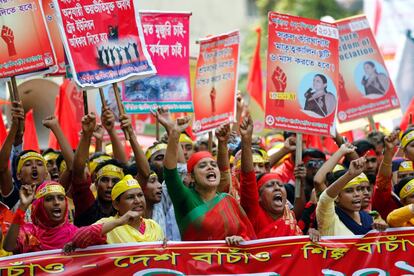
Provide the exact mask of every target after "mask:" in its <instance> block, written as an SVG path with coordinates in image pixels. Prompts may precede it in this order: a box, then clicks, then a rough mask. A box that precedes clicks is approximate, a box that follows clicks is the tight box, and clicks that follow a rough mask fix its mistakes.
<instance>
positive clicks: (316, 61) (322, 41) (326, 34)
mask: <svg viewBox="0 0 414 276" xmlns="http://www.w3.org/2000/svg"><path fill="white" fill-rule="evenodd" d="M337 48H338V30H337V28H336V26H335V25H334V24H329V23H325V22H321V21H318V20H312V19H307V18H302V17H297V16H290V15H284V14H279V13H276V12H270V13H269V43H268V56H267V95H266V112H265V125H266V127H267V128H277V129H283V130H290V131H295V132H303V133H309V134H316V135H329V134H333V132H334V130H335V128H334V121H335V111H336V107H337V101H338V100H337V99H338V97H337V93H336V91H337V89H336V83H337V80H338V55H337Z"/></svg>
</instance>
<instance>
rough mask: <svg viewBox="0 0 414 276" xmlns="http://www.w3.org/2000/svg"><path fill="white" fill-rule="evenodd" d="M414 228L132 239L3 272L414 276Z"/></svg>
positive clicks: (6, 262)
mask: <svg viewBox="0 0 414 276" xmlns="http://www.w3.org/2000/svg"><path fill="white" fill-rule="evenodd" d="M413 250H414V230H412V229H408V228H405V230H404V229H400V230H390V231H387V232H382V233H379V232H374V233H369V234H368V235H366V236H365V237H362V236H355V237H348V238H347V237H340V238H339V237H334V238H333V237H330V238H329V239H323V240H322V241H321V242H318V243H312V242H310V240H309V238H308V237H304V236H302V237H284V238H272V239H265V240H257V241H251V242H246V243H245V244H243V245H239V246H237V247H228V246H226V245H225V244H224V242H221V241H215V242H214V241H212V242H169V243H168V245H167V247H166V248H163V247H162V244H161V243H135V244H133V243H130V244H118V245H105V246H94V247H91V248H88V249H86V250H79V251H76V252H74V253H72V254H70V255H63V254H62V250H52V251H43V252H37V253H30V254H22V255H16V256H11V257H6V258H2V259H1V261H0V271H1V275H51V274H53V275H86V276H88V275H109V276H112V275H136V276H138V275H235V274H237V275H275V276H276V275H330V276H332V275H335V276H345V275H361V276H362V275H412V274H413V273H414V260H413V258H412V253H413Z"/></svg>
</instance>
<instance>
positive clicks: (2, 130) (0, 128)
mask: <svg viewBox="0 0 414 276" xmlns="http://www.w3.org/2000/svg"><path fill="white" fill-rule="evenodd" d="M6 136H7V130H6V126H5V125H4V121H3V114H2V113H1V110H0V145H3V142H4V140H6Z"/></svg>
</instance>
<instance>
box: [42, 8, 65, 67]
mask: <svg viewBox="0 0 414 276" xmlns="http://www.w3.org/2000/svg"><path fill="white" fill-rule="evenodd" d="M42 8H43V12H44V14H45V19H46V24H47V29H48V30H49V34H50V39H51V41H52V44H53V49H54V51H55V56H56V65H57V69H56V70H57V71H56V72H53V73H54V74H55V75H64V74H65V73H66V66H65V51H64V50H63V43H62V39H61V38H60V35H59V28H58V25H57V22H56V13H55V7H54V5H53V1H52V0H42Z"/></svg>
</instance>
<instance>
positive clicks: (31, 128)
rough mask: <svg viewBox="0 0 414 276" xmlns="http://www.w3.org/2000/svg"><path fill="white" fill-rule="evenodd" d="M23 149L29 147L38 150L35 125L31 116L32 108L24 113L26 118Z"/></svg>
mask: <svg viewBox="0 0 414 276" xmlns="http://www.w3.org/2000/svg"><path fill="white" fill-rule="evenodd" d="M23 149H24V150H29V149H30V150H35V151H37V152H40V148H39V141H38V139H37V133H36V126H35V121H34V117H33V109H31V110H30V111H29V112H27V113H26V119H25V121H24V134H23Z"/></svg>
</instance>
